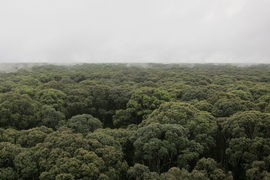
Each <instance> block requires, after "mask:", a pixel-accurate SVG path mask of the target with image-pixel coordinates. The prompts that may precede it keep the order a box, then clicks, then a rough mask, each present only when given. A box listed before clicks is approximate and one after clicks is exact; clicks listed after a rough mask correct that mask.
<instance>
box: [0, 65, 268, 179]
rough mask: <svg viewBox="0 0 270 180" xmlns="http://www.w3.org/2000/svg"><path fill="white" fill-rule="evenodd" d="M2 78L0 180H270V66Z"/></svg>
mask: <svg viewBox="0 0 270 180" xmlns="http://www.w3.org/2000/svg"><path fill="white" fill-rule="evenodd" d="M15 66H16V65H15ZM0 75H1V76H0V126H1V127H0V179H3V180H5V179H10V180H14V179H20V180H23V179H36V180H45V179H46V180H54V179H57V180H63V179H72V180H89V179H93V180H96V179H99V180H109V179H110V180H114V179H131V180H140V179H141V180H169V179H170V180H178V179H181V180H182V179H184V180H188V179H195V180H196V179H198V180H232V179H236V180H240V179H249V180H261V179H265V180H266V179H270V155H269V154H270V114H269V112H270V85H269V79H270V77H269V76H270V66H269V65H263V66H261V65H258V66H249V67H237V66H232V65H211V64H208V65H199V64H197V65H192V66H190V65H177V64H174V65H170V64H169V65H161V64H130V65H126V64H83V65H73V66H56V65H43V66H34V67H32V68H31V69H23V70H18V71H16V72H10V73H6V72H2V71H1V72H0Z"/></svg>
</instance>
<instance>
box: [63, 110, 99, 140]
mask: <svg viewBox="0 0 270 180" xmlns="http://www.w3.org/2000/svg"><path fill="white" fill-rule="evenodd" d="M67 127H69V128H71V129H72V130H73V131H74V132H76V133H82V134H83V135H87V134H88V133H89V132H93V131H95V130H96V129H98V128H102V123H101V122H100V120H98V119H97V118H94V117H93V116H92V115H90V114H82V115H76V116H73V117H72V118H71V119H69V120H68V121H67Z"/></svg>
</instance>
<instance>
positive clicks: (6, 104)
mask: <svg viewBox="0 0 270 180" xmlns="http://www.w3.org/2000/svg"><path fill="white" fill-rule="evenodd" d="M39 122H40V111H39V105H38V103H37V102H35V101H33V100H32V99H31V98H30V97H29V96H28V95H26V94H23V95H20V94H16V93H5V94H2V95H0V123H1V125H2V127H8V126H11V127H15V128H17V129H27V128H31V127H34V126H36V125H37V124H38V123H39Z"/></svg>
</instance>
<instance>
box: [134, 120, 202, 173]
mask: <svg viewBox="0 0 270 180" xmlns="http://www.w3.org/2000/svg"><path fill="white" fill-rule="evenodd" d="M130 140H131V141H132V142H133V145H134V148H135V161H136V162H143V164H145V165H148V167H149V168H150V170H154V171H156V172H158V173H160V172H163V171H165V170H167V169H169V168H170V167H172V166H174V165H177V164H179V166H180V167H189V162H190V161H192V160H194V159H195V158H198V156H199V155H200V154H201V153H202V152H203V147H202V146H201V145H200V144H199V143H196V142H195V141H193V140H191V141H190V140H188V130H187V129H185V128H183V127H182V126H181V125H178V124H158V123H152V124H149V125H147V126H144V127H141V128H139V129H138V130H137V132H136V133H134V135H132V136H131V137H130Z"/></svg>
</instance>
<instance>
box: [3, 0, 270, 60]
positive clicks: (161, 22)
mask: <svg viewBox="0 0 270 180" xmlns="http://www.w3.org/2000/svg"><path fill="white" fill-rule="evenodd" d="M269 8H270V0H31V1H30V0H0V62H1V63H7V62H48V63H64V62H65V63H74V62H88V63H97V62H104V63H108V62H112V63H114V62H117V63H118V62H127V63H132V62H133V63H140V62H156V63H185V62H189V63H214V62H217V63H244V62H246V63H270V10H269Z"/></svg>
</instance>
